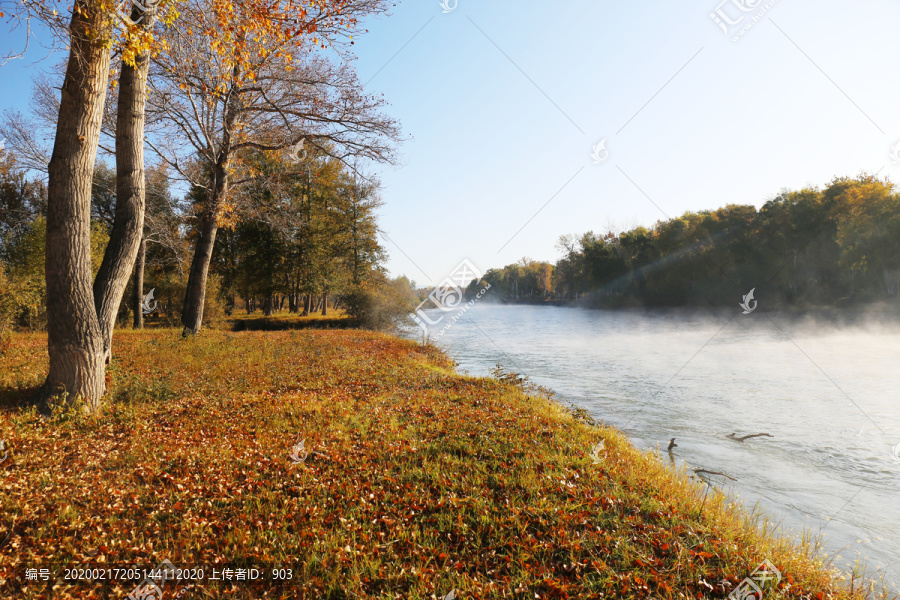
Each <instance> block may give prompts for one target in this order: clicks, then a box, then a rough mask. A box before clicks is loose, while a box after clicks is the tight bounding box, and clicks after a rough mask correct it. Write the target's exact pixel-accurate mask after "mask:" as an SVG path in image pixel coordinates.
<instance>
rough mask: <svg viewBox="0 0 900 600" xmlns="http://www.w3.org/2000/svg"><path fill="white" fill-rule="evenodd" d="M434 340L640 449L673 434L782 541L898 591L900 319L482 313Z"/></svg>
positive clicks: (463, 363) (691, 458)
mask: <svg viewBox="0 0 900 600" xmlns="http://www.w3.org/2000/svg"><path fill="white" fill-rule="evenodd" d="M430 314H432V318H433V319H437V318H438V317H440V316H442V314H441V313H440V311H431V313H430ZM447 314H449V315H450V316H451V317H452V313H447ZM418 333H419V334H420V332H418ZM410 335H411V336H414V335H416V333H411V334H410ZM436 343H437V344H438V346H440V347H442V348H444V349H445V350H447V352H448V353H449V354H450V355H451V356H452V357H454V358H455V359H456V361H457V362H458V363H459V369H460V370H463V371H468V372H470V373H471V374H473V375H486V374H488V372H489V370H490V369H491V368H492V367H494V366H495V365H496V364H497V363H498V362H499V363H502V364H503V366H504V367H505V368H507V369H508V370H513V371H516V372H519V373H522V374H524V375H528V376H529V377H530V378H531V379H532V380H533V381H534V382H535V383H539V384H541V385H545V386H548V387H550V388H552V389H554V390H555V391H556V392H557V395H558V398H559V399H560V400H561V401H564V402H565V401H571V402H573V403H575V404H577V405H580V406H583V407H585V408H587V409H589V410H590V411H591V412H592V413H593V415H594V417H595V418H597V419H598V420H603V421H605V422H607V423H609V424H611V425H614V426H616V427H618V428H620V429H621V430H623V431H624V432H626V433H627V434H628V435H629V436H630V437H631V439H632V442H633V443H634V444H635V445H636V446H638V447H641V448H644V449H652V450H655V449H657V448H661V449H663V450H665V447H666V445H667V443H668V440H669V438H672V437H675V438H677V443H678V448H677V449H676V451H675V457H676V458H677V459H678V460H679V461H683V462H685V463H687V464H688V465H689V466H690V467H691V468H704V469H709V470H712V471H724V472H726V473H728V474H729V475H730V476H731V477H734V478H735V479H736V480H737V481H736V482H730V486H727V489H729V490H730V491H731V492H732V493H735V494H738V495H740V496H741V497H742V498H743V499H744V500H745V502H746V503H747V504H748V505H753V504H755V503H756V502H757V501H758V502H759V503H760V505H761V506H762V507H763V508H764V509H765V511H766V512H767V513H768V514H769V515H770V516H771V517H773V518H772V520H773V521H775V522H781V523H782V527H783V530H784V533H785V534H787V535H791V534H792V532H793V534H796V533H797V532H799V531H800V530H802V529H803V528H808V529H811V530H813V531H818V530H820V529H821V530H822V531H823V532H824V534H825V544H826V546H825V547H826V550H827V552H828V553H829V555H840V557H841V558H840V559H835V564H837V565H839V566H842V567H846V566H847V565H848V564H849V563H852V561H853V560H856V559H860V560H868V563H869V568H870V570H871V571H872V572H873V573H874V574H875V575H876V576H877V575H879V574H881V573H885V574H886V581H887V582H888V583H890V584H891V585H892V586H893V587H894V588H895V589H897V588H898V587H900V586H898V583H897V582H898V580H900V462H897V461H896V460H894V457H893V456H892V450H893V448H894V447H895V446H897V444H900V397H898V391H900V369H898V364H900V327H898V325H897V324H888V325H885V324H875V323H868V324H865V325H854V326H846V327H835V326H832V325H828V324H825V323H822V322H816V321H813V320H797V319H789V318H787V317H785V316H783V315H778V314H774V313H769V314H767V313H763V312H761V311H758V312H755V313H752V314H750V315H742V314H740V312H739V311H738V312H737V313H736V314H735V313H727V314H726V313H723V314H721V315H705V316H699V315H675V314H673V313H645V312H627V311H618V312H608V311H589V310H581V309H570V308H555V307H529V306H497V305H480V306H476V307H474V308H473V309H471V310H469V311H468V312H467V313H466V315H465V317H464V318H462V319H460V320H459V321H458V322H457V323H455V324H454V325H453V327H451V328H450V329H449V330H448V331H447V332H446V333H445V334H444V335H443V336H442V337H441V338H440V339H439V340H437V342H436ZM733 432H734V433H736V434H737V436H742V435H748V434H754V433H769V434H771V435H772V436H774V437H771V438H769V437H757V438H752V439H748V440H746V441H745V442H743V443H741V442H737V441H734V440H731V439H728V438H727V437H726V436H727V435H728V434H730V433H733ZM876 569H877V572H876Z"/></svg>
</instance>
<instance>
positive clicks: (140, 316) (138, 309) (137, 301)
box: [132, 237, 147, 329]
mask: <svg viewBox="0 0 900 600" xmlns="http://www.w3.org/2000/svg"><path fill="white" fill-rule="evenodd" d="M146 256H147V240H146V239H145V238H143V237H141V245H140V246H138V255H137V258H136V259H135V261H134V293H133V295H132V298H133V299H134V328H135V329H143V328H144V259H145V258H146Z"/></svg>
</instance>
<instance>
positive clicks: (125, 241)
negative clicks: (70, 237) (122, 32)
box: [94, 7, 156, 364]
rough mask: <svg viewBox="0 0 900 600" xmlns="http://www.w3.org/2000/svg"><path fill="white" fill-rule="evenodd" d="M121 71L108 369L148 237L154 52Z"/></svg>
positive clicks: (103, 272)
mask: <svg viewBox="0 0 900 600" xmlns="http://www.w3.org/2000/svg"><path fill="white" fill-rule="evenodd" d="M149 13H150V14H143V13H141V12H138V9H137V7H134V8H132V18H133V19H137V18H140V17H141V15H143V20H142V21H141V22H140V26H141V27H143V28H149V27H152V26H153V21H154V20H155V17H156V15H155V11H154V10H153V9H151V10H150V11H149ZM121 68H122V71H121V74H120V76H119V104H118V107H117V113H116V217H115V221H114V223H113V230H112V233H111V234H110V237H109V244H108V245H107V246H106V252H105V253H104V254H103V262H102V263H101V264H100V270H99V271H98V272H97V278H96V279H95V280H94V304H95V306H96V308H97V318H98V319H99V320H100V330H101V331H102V332H103V343H104V351H105V354H106V363H107V364H109V361H110V358H111V356H112V336H113V329H114V328H115V326H116V315H117V314H118V312H119V304H121V302H122V297H123V296H124V294H125V288H126V286H127V285H128V278H129V276H130V275H131V272H132V269H133V267H134V260H135V258H136V257H137V254H138V248H139V247H140V246H141V244H142V242H141V240H142V239H143V237H144V236H143V232H144V208H145V193H144V192H145V190H144V104H145V101H146V98H147V73H148V71H149V69H150V53H149V51H143V52H138V53H137V54H136V55H135V57H134V66H130V65H128V64H126V63H125V62H123V63H122V67H121ZM142 276H143V273H142ZM142 287H143V286H142ZM138 312H140V311H138Z"/></svg>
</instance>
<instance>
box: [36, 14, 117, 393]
mask: <svg viewBox="0 0 900 600" xmlns="http://www.w3.org/2000/svg"><path fill="white" fill-rule="evenodd" d="M98 6H99V5H98V4H97V3H95V2H90V1H86V0H76V2H75V6H74V10H73V12H72V21H71V24H70V26H69V32H70V42H69V47H70V51H69V61H68V64H67V66H66V74H65V78H64V80H63V85H62V89H61V92H62V93H61V97H60V104H59V120H58V121H57V126H56V138H55V141H54V144H53V154H52V156H51V158H50V164H49V166H48V174H49V184H48V187H47V242H46V244H47V245H46V254H45V267H46V278H47V350H48V353H49V356H50V368H49V372H48V374H47V379H46V381H45V382H44V387H43V390H42V392H43V394H42V395H43V396H44V397H45V398H47V397H49V396H51V395H54V394H57V393H59V392H65V393H67V394H68V395H69V396H70V397H74V398H83V399H84V400H85V401H86V402H87V406H86V408H87V409H88V410H96V409H98V408H99V406H100V398H101V397H102V396H103V393H104V391H105V377H104V375H105V364H106V353H105V351H104V342H103V333H102V330H101V327H100V321H99V319H98V318H97V311H96V308H95V305H94V295H93V291H92V286H91V283H92V282H91V183H92V180H93V174H94V161H95V160H96V158H97V144H98V142H99V139H100V124H101V119H102V117H103V106H104V104H105V101H106V86H107V82H108V79H109V64H110V48H109V43H108V39H109V36H110V34H111V31H110V30H111V26H110V25H109V24H107V23H110V19H109V13H108V12H106V11H102V10H99V9H98Z"/></svg>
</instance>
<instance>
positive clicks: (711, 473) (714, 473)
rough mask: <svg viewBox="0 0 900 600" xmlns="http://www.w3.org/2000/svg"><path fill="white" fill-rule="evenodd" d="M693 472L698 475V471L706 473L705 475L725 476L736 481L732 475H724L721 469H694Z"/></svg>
mask: <svg viewBox="0 0 900 600" xmlns="http://www.w3.org/2000/svg"><path fill="white" fill-rule="evenodd" d="M694 473H696V474H697V475H700V473H706V474H707V475H721V476H722V477H726V478H728V479H730V480H732V481H737V479H735V478H734V477H731V476H730V475H726V474H725V473H722V472H721V471H707V470H706V469H694Z"/></svg>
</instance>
